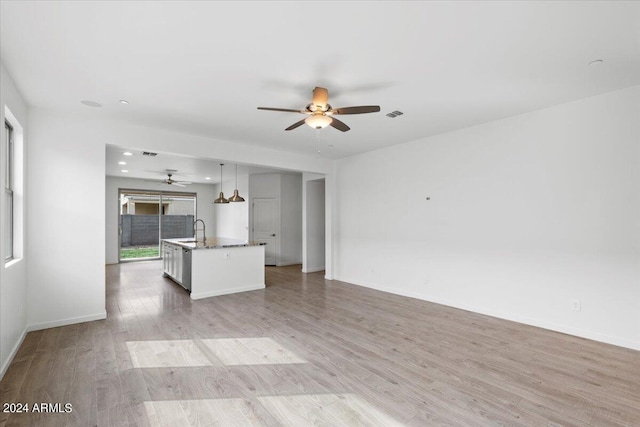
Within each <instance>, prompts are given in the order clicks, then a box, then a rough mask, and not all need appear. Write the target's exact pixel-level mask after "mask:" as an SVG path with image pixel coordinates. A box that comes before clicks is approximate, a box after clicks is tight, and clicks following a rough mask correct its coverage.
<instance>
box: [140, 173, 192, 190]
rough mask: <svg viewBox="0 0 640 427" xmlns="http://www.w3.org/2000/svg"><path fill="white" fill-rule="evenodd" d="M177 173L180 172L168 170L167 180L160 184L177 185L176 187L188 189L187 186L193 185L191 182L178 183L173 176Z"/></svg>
mask: <svg viewBox="0 0 640 427" xmlns="http://www.w3.org/2000/svg"><path fill="white" fill-rule="evenodd" d="M176 172H178V171H177V170H175V169H167V179H164V180H162V181H160V184H167V185H175V186H176V187H186V186H187V185H189V184H192V182H191V181H176V180H175V179H173V178H172V176H173V175H174V174H175V173H176ZM150 182H158V181H150Z"/></svg>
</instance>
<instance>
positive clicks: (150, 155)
mask: <svg viewBox="0 0 640 427" xmlns="http://www.w3.org/2000/svg"><path fill="white" fill-rule="evenodd" d="M142 155H143V156H149V157H155V156H157V155H158V153H152V152H151V151H143V152H142Z"/></svg>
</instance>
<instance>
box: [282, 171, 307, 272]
mask: <svg viewBox="0 0 640 427" xmlns="http://www.w3.org/2000/svg"><path fill="white" fill-rule="evenodd" d="M280 184H281V185H282V189H281V194H280V215H281V217H282V219H281V221H280V233H281V234H282V240H281V242H280V260H279V261H280V262H279V263H278V265H293V264H300V263H302V175H299V174H298V175H282V178H281V181H280Z"/></svg>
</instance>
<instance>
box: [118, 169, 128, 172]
mask: <svg viewBox="0 0 640 427" xmlns="http://www.w3.org/2000/svg"><path fill="white" fill-rule="evenodd" d="M120 172H124V173H127V172H129V171H128V170H126V169H122V170H121V171H120Z"/></svg>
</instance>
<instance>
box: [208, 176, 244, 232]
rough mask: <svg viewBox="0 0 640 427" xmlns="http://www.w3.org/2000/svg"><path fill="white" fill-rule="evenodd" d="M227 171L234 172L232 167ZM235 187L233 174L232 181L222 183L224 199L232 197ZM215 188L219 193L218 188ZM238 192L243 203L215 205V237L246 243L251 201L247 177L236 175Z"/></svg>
mask: <svg viewBox="0 0 640 427" xmlns="http://www.w3.org/2000/svg"><path fill="white" fill-rule="evenodd" d="M225 168H226V166H225ZM229 169H232V170H234V171H235V169H234V168H233V167H231V168H229ZM235 185H236V179H235V173H234V175H233V179H231V180H226V181H224V182H223V185H222V189H223V190H224V197H226V198H227V199H228V198H229V197H231V196H233V190H234V189H235ZM216 187H217V189H218V193H219V192H220V189H219V186H216ZM238 191H239V193H240V196H242V197H243V198H244V200H245V201H244V202H233V203H228V204H227V203H225V204H216V205H215V211H216V236H220V237H230V238H233V239H240V240H244V241H247V240H249V203H250V200H251V198H250V197H251V196H250V194H249V175H247V174H239V175H238ZM218 193H216V198H217V197H218Z"/></svg>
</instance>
